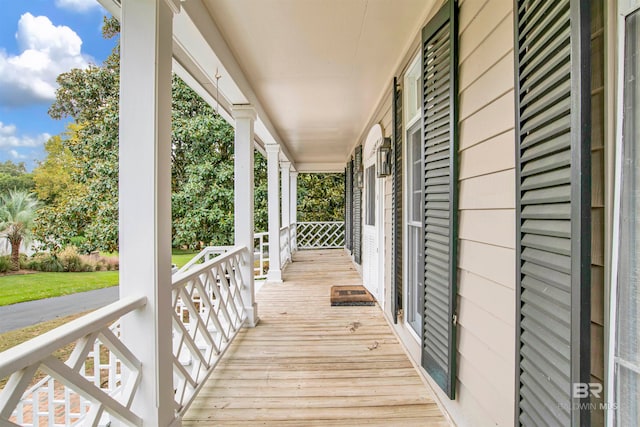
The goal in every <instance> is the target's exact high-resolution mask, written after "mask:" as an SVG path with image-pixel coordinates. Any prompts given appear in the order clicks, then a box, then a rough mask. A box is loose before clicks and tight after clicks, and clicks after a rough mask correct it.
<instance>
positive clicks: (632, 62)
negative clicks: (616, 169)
mask: <svg viewBox="0 0 640 427" xmlns="http://www.w3.org/2000/svg"><path fill="white" fill-rule="evenodd" d="M639 80H640V11H636V12H635V13H633V14H631V15H629V16H628V17H627V19H626V23H625V47H624V81H623V107H622V108H623V125H622V128H623V129H622V143H623V164H622V192H621V195H622V197H621V212H620V239H619V241H620V247H619V265H618V299H617V304H618V310H617V322H616V324H617V340H616V357H615V375H616V400H617V403H618V410H617V411H616V413H617V416H616V423H617V425H619V426H632V425H640V408H639V405H638V396H639V395H640V258H639V257H638V251H639V250H640V233H639V232H640V218H639V217H638V212H639V211H640V170H639V168H640V108H639V107H640V84H639V83H638V82H639Z"/></svg>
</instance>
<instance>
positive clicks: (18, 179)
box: [0, 160, 34, 194]
mask: <svg viewBox="0 0 640 427" xmlns="http://www.w3.org/2000/svg"><path fill="white" fill-rule="evenodd" d="M33 187H34V183H33V176H32V175H31V174H30V173H28V172H27V168H26V166H25V164H24V162H20V163H13V162H12V161H11V160H7V161H5V162H4V163H2V162H0V194H7V193H8V192H9V191H10V190H16V191H20V190H24V191H27V192H29V191H32V190H33Z"/></svg>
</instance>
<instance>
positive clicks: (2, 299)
mask: <svg viewBox="0 0 640 427" xmlns="http://www.w3.org/2000/svg"><path fill="white" fill-rule="evenodd" d="M117 284H118V272H117V271H96V272H91V273H34V274H21V275H9V276H2V277H0V306H2V305H9V304H15V303H18V302H24V301H33V300H37V299H42V298H51V297H57V296H61V295H69V294H74V293H76V292H84V291H90V290H93V289H100V288H107V287H109V286H115V285H117Z"/></svg>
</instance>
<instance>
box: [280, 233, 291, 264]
mask: <svg viewBox="0 0 640 427" xmlns="http://www.w3.org/2000/svg"><path fill="white" fill-rule="evenodd" d="M290 239H291V233H290V232H289V227H282V228H280V266H281V267H284V265H285V264H286V263H287V262H289V261H291V246H289V241H290Z"/></svg>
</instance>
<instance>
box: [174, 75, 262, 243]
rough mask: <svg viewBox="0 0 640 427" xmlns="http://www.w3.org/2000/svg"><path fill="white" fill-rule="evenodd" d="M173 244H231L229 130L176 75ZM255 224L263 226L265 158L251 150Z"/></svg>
mask: <svg viewBox="0 0 640 427" xmlns="http://www.w3.org/2000/svg"><path fill="white" fill-rule="evenodd" d="M172 93H173V102H172V145H173V152H172V161H173V165H172V176H171V178H172V190H173V194H172V204H171V205H172V217H173V244H174V246H189V247H199V246H201V244H205V245H207V244H212V245H229V244H232V243H233V231H234V228H233V227H234V225H233V221H234V216H233V191H234V178H233V177H234V170H233V160H234V159H233V149H234V143H233V141H234V131H233V128H232V127H231V125H229V124H228V123H227V122H226V121H225V120H224V119H223V118H222V117H220V116H219V115H218V114H216V113H215V111H214V110H213V109H212V108H211V106H209V105H208V104H207V103H206V102H204V101H203V100H202V98H200V96H198V94H196V93H195V92H194V91H193V90H192V89H191V88H190V87H189V86H187V85H186V84H185V83H184V82H183V81H182V80H181V79H180V78H179V77H177V76H174V78H173V84H172ZM254 176H255V227H256V230H266V223H267V219H266V203H267V202H266V161H265V159H264V158H263V157H262V156H261V155H260V153H258V152H256V153H255V165H254Z"/></svg>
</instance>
